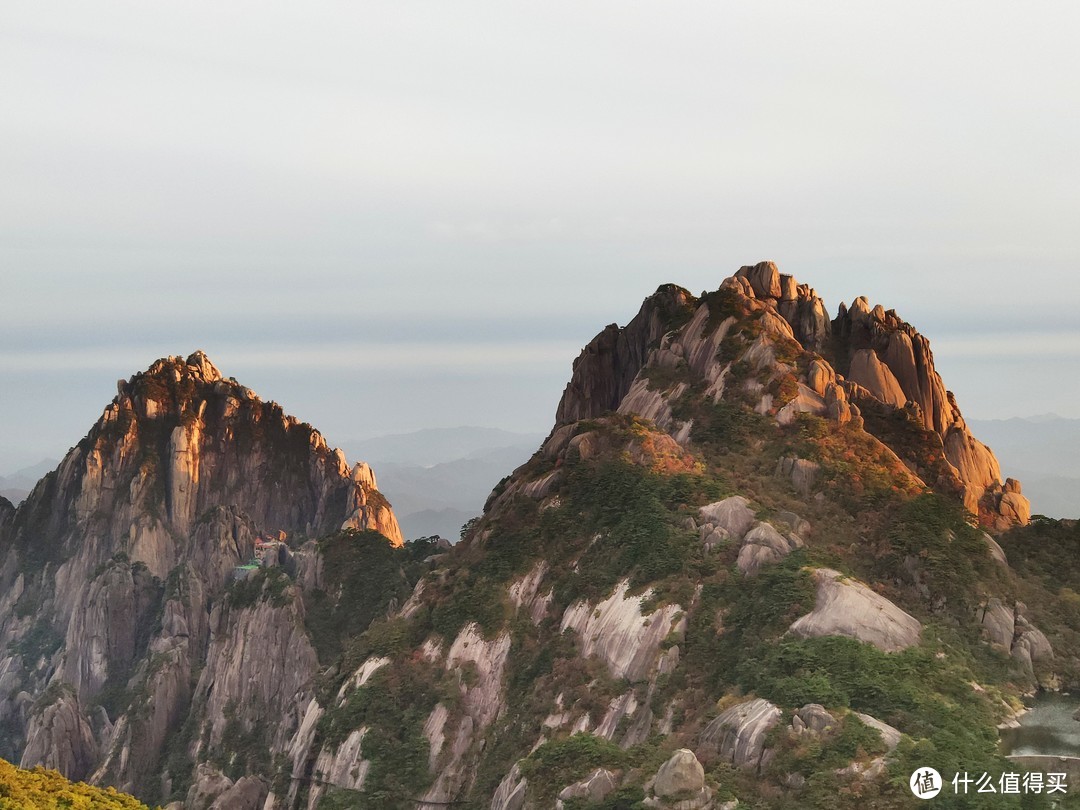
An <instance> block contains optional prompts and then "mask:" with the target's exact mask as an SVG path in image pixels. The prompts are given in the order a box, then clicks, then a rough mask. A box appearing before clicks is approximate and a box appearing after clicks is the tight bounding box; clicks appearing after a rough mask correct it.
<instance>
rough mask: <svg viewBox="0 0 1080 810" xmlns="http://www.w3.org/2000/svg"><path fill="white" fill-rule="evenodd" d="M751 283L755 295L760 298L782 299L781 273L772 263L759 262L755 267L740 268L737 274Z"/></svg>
mask: <svg viewBox="0 0 1080 810" xmlns="http://www.w3.org/2000/svg"><path fill="white" fill-rule="evenodd" d="M735 275H736V276H737V277H740V278H745V279H746V280H747V281H749V282H750V287H751V289H753V291H754V295H755V296H756V297H758V298H780V296H781V295H782V292H783V291H782V289H781V287H780V271H779V270H778V269H777V267H776V265H775V264H773V263H772V262H758V263H757V264H755V265H754V266H752V267H750V266H746V267H740V268H739V271H738V272H737V273H736V274H735Z"/></svg>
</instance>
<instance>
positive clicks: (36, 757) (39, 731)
mask: <svg viewBox="0 0 1080 810" xmlns="http://www.w3.org/2000/svg"><path fill="white" fill-rule="evenodd" d="M96 757H97V745H96V743H95V741H94V735H93V732H92V731H91V729H90V724H89V723H88V722H87V720H86V717H85V716H84V715H83V712H82V708H81V706H80V705H79V700H78V698H77V697H76V696H75V694H74V692H72V691H71V690H70V689H67V688H64V687H60V688H59V691H58V692H57V693H56V696H55V699H54V700H53V701H52V702H51V703H49V704H48V705H46V706H43V707H39V708H37V709H36V710H35V711H34V713H33V715H32V716H31V718H30V727H29V729H28V730H27V732H26V748H25V750H24V751H23V755H22V761H21V762H20V763H19V766H20V767H22V768H33V767H34V766H35V765H42V766H44V767H46V768H51V769H52V770H55V771H59V772H60V773H61V774H63V775H64V776H66V777H67V778H68V779H73V780H76V781H78V780H81V779H82V778H83V777H84V776H86V774H87V773H88V772H89V770H90V768H91V766H92V765H93V763H94V761H95V759H96Z"/></svg>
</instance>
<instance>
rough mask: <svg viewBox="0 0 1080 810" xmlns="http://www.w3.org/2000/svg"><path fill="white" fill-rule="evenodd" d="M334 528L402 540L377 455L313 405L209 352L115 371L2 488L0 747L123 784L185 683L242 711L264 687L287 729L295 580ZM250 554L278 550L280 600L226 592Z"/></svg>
mask: <svg viewBox="0 0 1080 810" xmlns="http://www.w3.org/2000/svg"><path fill="white" fill-rule="evenodd" d="M342 529H357V530H361V531H363V530H373V531H376V532H379V533H381V534H382V535H383V536H384V537H385V538H386V539H387V540H388V542H389V544H390V545H392V546H400V545H402V543H403V538H402V536H401V531H400V529H399V528H398V524H397V520H396V519H395V517H394V514H393V511H392V510H391V508H390V504H389V503H388V502H387V501H386V499H385V498H384V497H383V496H382V495H381V494H380V493H379V491H378V489H377V488H376V481H375V475H374V473H373V472H372V470H371V468H370V467H368V465H366V464H363V463H358V464H356V465H355V466H354V467H350V465H349V464H348V462H347V460H346V458H345V455H344V453H342V452H341V451H340V450H335V449H333V448H331V447H330V446H328V444H327V442H326V440H325V439H324V438H323V436H322V435H321V434H320V433H319V432H318V431H317V430H315V429H314V428H313V427H312V426H311V425H309V424H307V423H304V422H300V421H299V420H298V419H296V418H295V417H292V416H289V415H287V414H285V413H284V411H283V410H282V408H281V406H280V405H278V404H277V403H275V402H269V401H263V400H262V399H260V398H259V397H258V395H256V394H255V392H254V391H252V390H251V389H250V388H247V387H245V386H243V385H241V384H240V383H238V382H237V381H236V380H234V379H232V378H226V377H223V376H222V374H221V372H220V371H219V370H218V369H217V367H215V366H214V364H213V363H212V362H211V361H210V360H209V359H208V358H207V357H206V355H205V354H204V353H202V352H195V353H193V354H191V355H190V356H188V357H187V358H184V357H179V356H177V357H167V358H163V359H160V360H158V361H156V362H155V363H153V364H152V365H151V366H150V367H149V368H148V369H147V370H146V371H144V372H141V373H139V374H135V375H134V376H133V377H131V378H130V379H129V380H121V381H120V382H119V383H118V384H117V394H116V396H115V397H114V398H113V400H112V402H111V403H109V405H108V406H107V407H106V408H105V410H104V412H103V413H102V415H101V418H100V419H99V420H98V421H97V423H96V424H95V425H94V426H93V427H92V428H91V429H90V431H89V433H88V434H87V435H86V437H85V438H83V439H82V441H80V442H79V443H78V445H76V446H75V447H74V448H72V450H71V451H70V452H69V453H68V454H67V456H65V458H64V459H63V461H62V462H61V463H60V466H59V467H58V468H57V469H56V470H55V471H53V472H52V473H50V474H49V475H47V476H46V477H45V478H44V479H43V480H42V482H40V483H39V484H38V486H37V487H36V488H35V489H34V491H33V492H32V493H31V494H30V495H29V496H28V497H27V499H26V500H25V501H24V502H23V503H22V504H21V505H20V506H19V507H18V508H12V507H11V506H10V504H7V503H6V502H3V503H0V552H2V556H0V679H2V682H3V684H4V693H3V695H2V696H0V727H2V728H3V729H4V730H5V734H3V735H0V756H7V757H9V758H10V757H15V758H16V759H21V762H22V764H24V765H26V766H32V765H36V764H42V763H45V764H50V765H53V766H55V767H60V768H61V769H62V770H63V771H64V772H65V775H67V776H71V777H75V778H84V777H92V778H93V779H94V780H95V781H98V782H112V783H114V784H118V785H125V786H127V787H129V788H131V787H133V785H134V784H135V783H134V782H133V781H132V780H138V779H145V778H147V777H148V775H150V774H152V773H154V772H155V769H156V768H157V767H158V765H159V764H160V758H161V756H162V752H163V750H164V747H165V745H166V744H167V741H168V739H169V737H170V735H172V734H175V733H176V732H177V730H178V729H179V727H180V725H181V724H182V723H183V719H184V713H185V712H186V711H187V709H188V706H189V705H190V703H191V701H192V700H193V699H194V700H198V701H201V702H202V703H203V704H205V705H207V706H212V709H213V711H214V712H216V714H217V715H219V716H221V715H223V714H225V713H229V712H232V708H231V705H232V704H229V700H230V699H235V701H236V702H237V705H239V703H241V702H242V703H243V704H244V707H245V708H244V711H245V712H247V714H246V715H245V722H249V723H250V722H252V721H253V718H254V716H255V715H253V713H254V712H255V710H254V709H252V708H251V707H252V706H254V705H255V704H256V703H257V704H258V711H259V712H262V713H264V714H266V715H267V716H274V717H275V718H276V721H277V722H278V724H279V725H280V727H281V729H282V730H281V732H280V735H281V736H284V735H287V734H289V733H291V727H290V726H289V725H288V719H287V711H288V710H289V708H290V707H292V706H293V702H294V698H295V695H296V694H301V693H302V692H303V689H309V688H310V682H311V681H312V680H313V677H314V669H315V665H314V663H313V661H314V654H313V653H312V652H311V649H310V644H309V642H308V641H307V638H306V636H305V635H304V631H303V630H302V628H303V609H302V606H300V604H299V603H298V602H297V601H296V600H295V599H290V598H288V597H287V594H291V593H294V592H295V591H296V590H297V589H298V588H299V587H300V586H299V585H297V584H294V580H293V576H295V581H301V580H302V581H304V582H307V583H308V586H309V587H317V583H318V582H319V577H320V566H321V558H320V557H319V553H318V550H317V548H315V544H314V543H309V542H307V541H309V540H314V539H316V538H320V537H323V536H326V535H331V534H335V533H337V532H339V531H340V530H342ZM268 538H270V539H268ZM260 546H261V548H260ZM267 549H270V551H267ZM271 552H272V554H271ZM257 556H258V557H260V561H261V563H262V564H263V567H266V568H278V567H280V569H279V570H278V571H275V572H274V574H275V576H268V577H267V579H268V581H270V580H272V581H273V583H275V588H276V590H275V591H274V592H273V593H274V605H273V609H270V608H269V607H267V606H266V605H265V604H263V603H260V602H258V600H257V599H256V600H255V601H256V605H257V606H258V608H259V609H258V610H256V611H255V612H254V613H252V614H251V615H249V614H248V612H246V611H244V610H239V609H236V610H231V611H230V610H229V609H228V604H229V603H228V600H227V599H226V598H225V597H226V594H227V593H229V589H230V588H231V587H232V586H233V585H235V583H236V581H237V577H238V572H241V571H242V572H243V576H246V575H247V574H249V573H251V572H252V571H254V570H255V569H256V568H257V567H256V566H253V565H251V561H252V560H253V559H255V558H256V557H257ZM242 565H247V569H242V568H240V566H242ZM248 569H250V570H248ZM284 569H287V571H286V570H284ZM279 573H280V575H278V574H279ZM330 598H331V599H333V598H335V597H334V596H333V595H331V597H330ZM279 602H280V603H281V604H278V603H279ZM260 610H261V612H259V611H260ZM230 643H231V644H234V646H235V649H234V648H230V647H228V644H230ZM305 645H307V646H306V647H305ZM222 649H224V650H226V652H230V651H231V652H233V653H234V654H232V655H231V657H230V656H229V655H226V657H225V658H221V657H219V656H217V655H216V654H214V653H216V652H219V651H221V650H222ZM275 656H277V657H275ZM268 667H269V668H270V669H269V670H268V669H267V668H268ZM234 670H235V671H237V672H239V673H240V675H237V676H236V678H233V675H234V674H235V673H234ZM200 671H201V672H202V676H201V683H203V684H204V685H203V686H202V687H200V688H203V689H205V694H204V693H203V692H196V691H195V689H194V687H195V683H194V678H195V676H196V675H197V674H198V673H199V672H200ZM272 673H277V674H272ZM281 673H285V675H286V676H287V677H285V676H282V674H281ZM231 678H232V679H231ZM230 679H231V680H230ZM237 679H239V680H237ZM289 684H292V686H290V685H289ZM136 685H138V688H137V689H136V688H135V687H136ZM301 687H302V688H301ZM215 689H216V691H214V690H215ZM244 689H249V690H256V691H254V692H252V693H251V694H253V695H255V697H256V698H258V700H255V698H252V697H251V695H250V694H248V693H247V692H245V691H244ZM259 690H261V691H259ZM275 690H278V691H275ZM282 690H284V691H282ZM298 690H299V691H298ZM210 694H213V695H214V698H213V700H210V699H209V697H208V696H209V695H210ZM304 694H306V693H304ZM249 698H250V699H249ZM214 701H218V702H220V705H218V703H215V702H214ZM253 701H254V702H253ZM259 701H261V702H259ZM227 704H228V705H229V706H230V708H228V709H226V708H224V707H225V706H226V705H227ZM260 716H261V715H260ZM215 722H216V721H215ZM222 722H224V721H222ZM219 725H220V724H219ZM215 729H216V731H215V732H214V734H217V736H214V735H211V736H210V738H209V739H210V744H211V745H217V744H218V742H220V740H219V738H220V731H221V729H220V728H217V726H215ZM279 742H280V741H279ZM280 745H282V746H283V745H284V743H283V742H280ZM279 747H280V746H279Z"/></svg>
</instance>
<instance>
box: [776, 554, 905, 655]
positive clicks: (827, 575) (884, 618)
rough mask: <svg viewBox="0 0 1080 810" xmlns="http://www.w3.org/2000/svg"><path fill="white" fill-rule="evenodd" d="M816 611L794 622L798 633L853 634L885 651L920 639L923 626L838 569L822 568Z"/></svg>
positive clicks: (817, 575) (807, 635)
mask: <svg viewBox="0 0 1080 810" xmlns="http://www.w3.org/2000/svg"><path fill="white" fill-rule="evenodd" d="M813 577H814V582H815V583H816V585H817V595H816V599H815V603H814V610H813V611H812V612H810V613H808V614H806V615H805V616H802V617H801V618H799V619H796V620H795V623H794V624H792V625H791V632H792V633H793V634H794V635H797V636H802V637H805V638H812V637H817V636H849V637H850V638H854V639H858V640H859V641H865V642H867V643H868V644H873V645H874V646H875V647H878V648H879V649H881V650H884V651H885V652H897V651H899V650H903V649H906V648H907V647H911V646H913V645H914V644H917V643H918V642H919V638H920V636H921V634H922V625H921V624H919V621H918V619H916V618H914V617H913V616H910V615H908V614H907V613H905V612H904V611H903V610H901V609H900V608H898V607H897V606H896V605H894V604H893V603H892V602H890V601H889V600H888V599H886V598H885V597H884V596H880V595H879V594H876V593H874V592H873V591H872V590H870V589H869V588H868V587H866V586H865V585H864V584H862V583H861V582H858V581H856V580H853V579H848V578H846V577H844V576H843V575H842V574H840V573H839V572H838V571H833V570H831V569H828V568H818V569H817V570H815V571H814V574H813Z"/></svg>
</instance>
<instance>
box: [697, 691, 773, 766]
mask: <svg viewBox="0 0 1080 810" xmlns="http://www.w3.org/2000/svg"><path fill="white" fill-rule="evenodd" d="M783 715H784V713H783V711H782V710H781V709H780V708H779V707H778V706H774V705H773V704H772V703H770V702H769V701H767V700H762V699H761V698H756V699H754V700H749V701H747V702H745V703H740V704H737V705H735V706H732V707H731V708H729V709H725V710H724V711H723V712H721V713H720V714H719V715H717V717H716V719H714V720H713V721H712V722H711V723H709V725H707V726H706V727H705V730H704V731H702V732H701V736H700V738H699V739H698V744H697V748H696V749H695V751H696V752H697V755H698V757H699V758H700V759H701V760H702V761H703V762H705V763H710V762H714V761H716V760H718V759H719V760H721V761H723V762H730V763H732V764H733V765H735V766H737V767H739V768H750V769H754V770H758V769H760V768H761V767H763V766H764V765H765V764H767V763H768V761H769V759H770V752H769V751H768V750H767V749H766V748H765V737H766V735H768V733H769V731H771V730H772V728H773V727H774V726H775V725H776V724H777V723H779V722H780V719H781V718H782V717H783Z"/></svg>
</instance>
